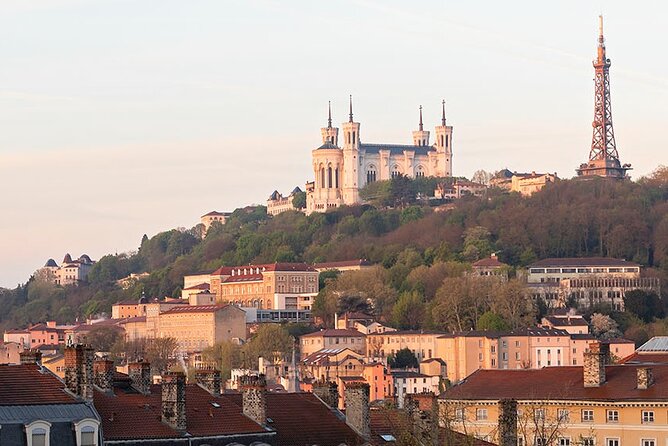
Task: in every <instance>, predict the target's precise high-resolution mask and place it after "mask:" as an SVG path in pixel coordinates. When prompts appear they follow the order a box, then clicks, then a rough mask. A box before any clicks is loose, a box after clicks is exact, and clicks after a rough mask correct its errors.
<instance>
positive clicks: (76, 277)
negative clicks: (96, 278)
mask: <svg viewBox="0 0 668 446" xmlns="http://www.w3.org/2000/svg"><path fill="white" fill-rule="evenodd" d="M94 264H95V262H94V261H93V260H91V259H90V257H88V256H87V255H86V254H82V255H81V257H79V258H78V259H76V260H73V259H72V256H71V255H69V254H65V257H64V258H63V261H62V263H61V264H60V265H58V264H57V263H56V261H55V260H53V259H49V260H47V262H46V264H45V265H44V266H43V267H42V268H40V269H38V270H37V272H36V273H35V276H36V277H37V279H39V280H43V281H45V282H49V283H53V284H55V285H62V286H65V285H77V284H79V283H81V282H86V281H87V280H88V273H89V272H90V270H91V268H92V267H93V265H94Z"/></svg>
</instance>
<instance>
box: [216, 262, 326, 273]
mask: <svg viewBox="0 0 668 446" xmlns="http://www.w3.org/2000/svg"><path fill="white" fill-rule="evenodd" d="M244 268H245V269H246V271H248V272H250V270H251V269H253V270H255V269H257V268H259V269H260V273H262V272H263V271H285V272H288V271H316V269H315V268H314V267H313V266H311V265H309V264H307V263H262V264H258V265H240V266H221V267H220V268H218V269H217V270H215V271H214V272H212V273H211V275H212V276H228V275H232V270H237V269H241V270H242V271H243V269H244Z"/></svg>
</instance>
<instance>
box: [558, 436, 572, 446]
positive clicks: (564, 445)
mask: <svg viewBox="0 0 668 446" xmlns="http://www.w3.org/2000/svg"><path fill="white" fill-rule="evenodd" d="M559 446H571V439H570V438H566V437H561V438H559Z"/></svg>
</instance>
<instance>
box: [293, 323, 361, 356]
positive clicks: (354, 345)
mask: <svg viewBox="0 0 668 446" xmlns="http://www.w3.org/2000/svg"><path fill="white" fill-rule="evenodd" d="M365 337H366V336H365V335H364V334H362V333H360V332H359V331H356V330H349V329H344V330H339V329H327V330H320V331H316V332H314V333H309V334H306V335H304V336H301V337H300V338H299V353H300V355H301V356H300V357H301V358H306V357H307V356H309V355H310V354H312V353H315V352H317V351H318V350H322V349H340V348H349V349H350V350H352V351H354V352H356V353H358V354H360V355H362V356H366V345H365V343H364V338H365Z"/></svg>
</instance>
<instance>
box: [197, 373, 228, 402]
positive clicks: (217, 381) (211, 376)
mask: <svg viewBox="0 0 668 446" xmlns="http://www.w3.org/2000/svg"><path fill="white" fill-rule="evenodd" d="M195 379H196V381H197V384H199V385H200V386H201V387H202V388H203V389H205V390H206V391H207V392H209V393H210V394H211V395H213V396H220V387H221V383H222V378H221V375H220V371H219V370H198V371H197V373H196V375H195Z"/></svg>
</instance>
